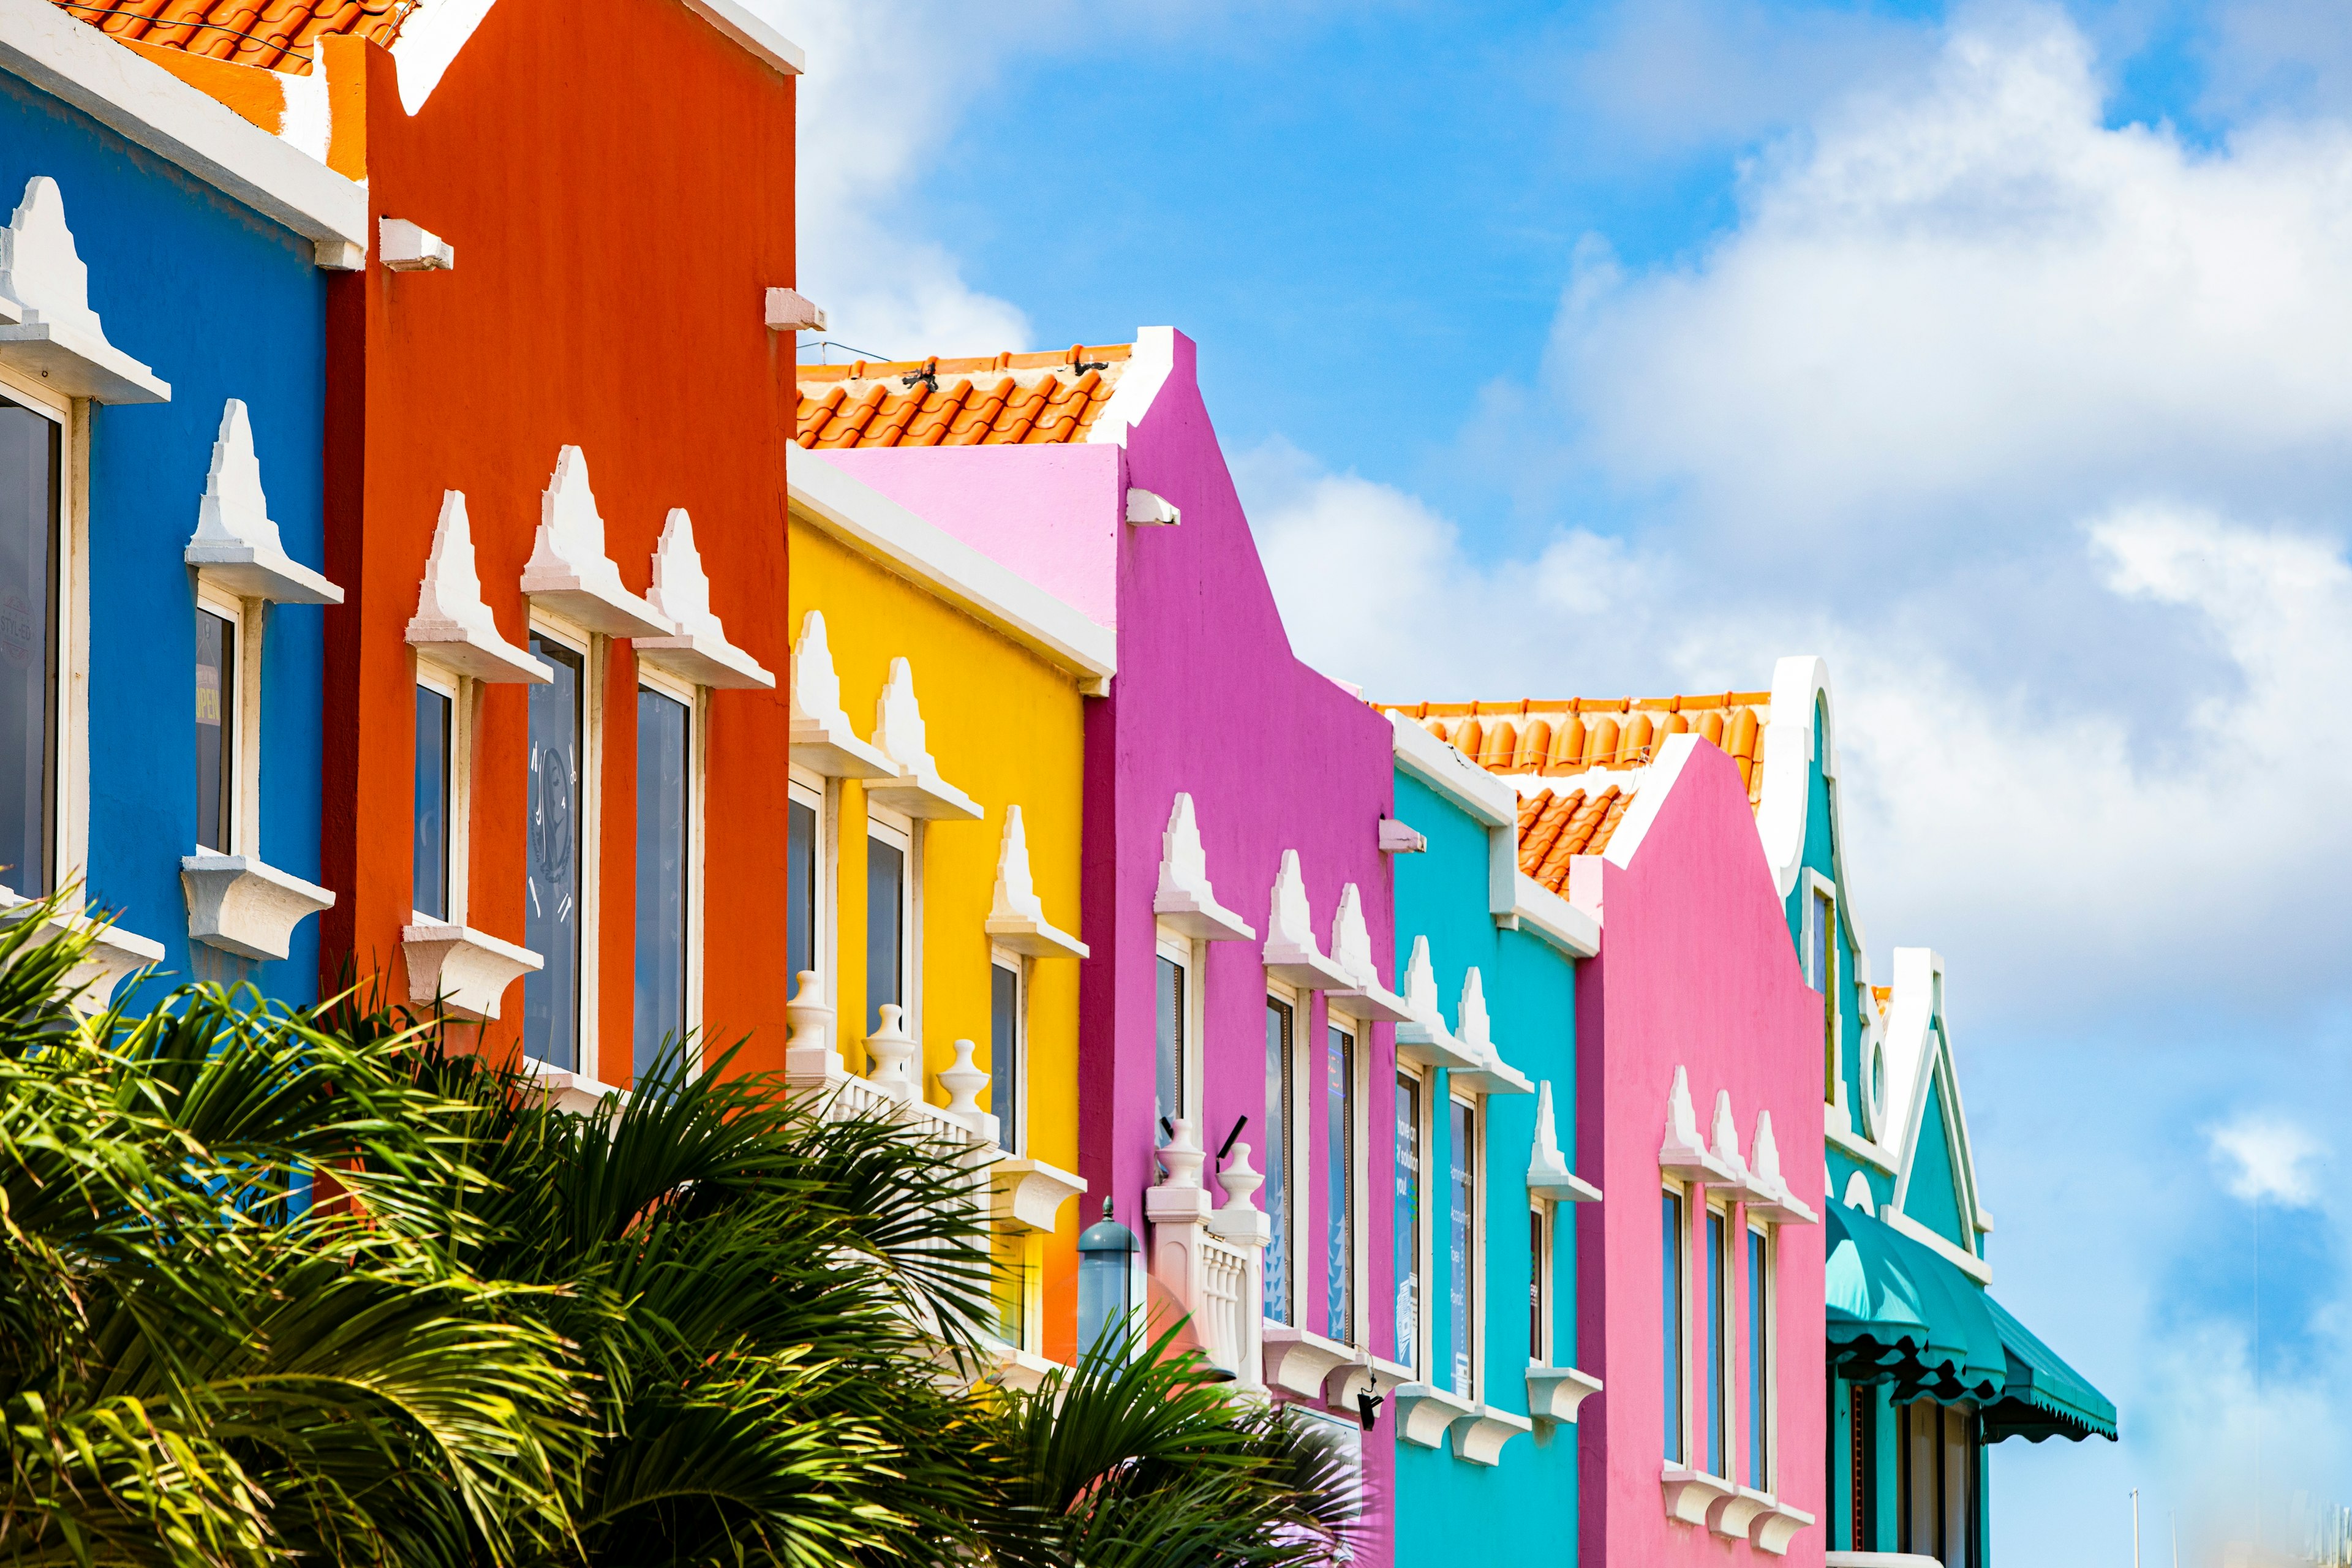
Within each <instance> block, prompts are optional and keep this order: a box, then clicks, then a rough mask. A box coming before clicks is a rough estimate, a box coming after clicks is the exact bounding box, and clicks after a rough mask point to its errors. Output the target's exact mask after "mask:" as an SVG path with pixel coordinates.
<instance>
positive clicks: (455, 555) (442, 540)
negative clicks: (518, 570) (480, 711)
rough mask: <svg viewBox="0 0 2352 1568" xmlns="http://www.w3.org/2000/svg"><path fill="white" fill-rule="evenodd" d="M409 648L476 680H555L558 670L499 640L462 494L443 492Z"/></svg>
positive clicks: (411, 623)
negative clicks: (484, 597) (478, 570)
mask: <svg viewBox="0 0 2352 1568" xmlns="http://www.w3.org/2000/svg"><path fill="white" fill-rule="evenodd" d="M408 646H409V647H413V648H415V650H416V651H417V652H418V653H419V654H421V655H423V656H425V658H430V659H432V660H433V661H434V662H435V663H436V664H438V665H441V666H443V667H445V668H447V669H450V670H452V671H454V672H455V673H457V674H459V675H470V676H472V677H473V678H474V679H477V680H503V681H515V680H521V681H530V682H533V683H544V682H547V681H551V680H553V679H555V672H554V671H553V670H551V669H550V668H547V666H546V665H544V664H542V663H541V662H540V661H539V660H538V659H535V658H531V656H530V655H529V654H527V653H525V652H523V651H522V649H520V648H519V647H515V645H514V644H512V643H510V642H509V641H507V639H506V638H505V637H502V636H500V635H499V623H498V618H497V617H496V616H492V615H491V614H490V607H489V606H488V605H486V604H484V603H482V580H481V578H480V576H479V575H478V574H476V572H475V570H474V531H473V525H472V524H470V523H468V522H467V521H466V492H465V491H463V490H444V491H443V492H442V493H441V520H440V521H438V522H437V523H436V524H434V527H433V552H432V553H431V554H429V555H427V556H426V557H425V580H424V581H423V582H422V583H420V584H417V588H416V614H415V616H412V617H410V619H409V623H408Z"/></svg>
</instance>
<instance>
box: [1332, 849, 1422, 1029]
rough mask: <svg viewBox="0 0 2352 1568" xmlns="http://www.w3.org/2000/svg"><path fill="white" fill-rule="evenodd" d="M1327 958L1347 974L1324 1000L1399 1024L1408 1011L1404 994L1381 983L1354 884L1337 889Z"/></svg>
mask: <svg viewBox="0 0 2352 1568" xmlns="http://www.w3.org/2000/svg"><path fill="white" fill-rule="evenodd" d="M1331 962H1332V963H1336V964H1338V965H1339V971H1340V973H1343V974H1345V975H1346V976H1347V977H1348V984H1347V985H1346V986H1345V987H1343V988H1341V989H1339V990H1336V991H1332V992H1329V993H1328V994H1326V995H1325V996H1324V998H1323V999H1324V1001H1325V1002H1326V1003H1327V1004H1328V1005H1331V1006H1334V1007H1337V1008H1339V1010H1340V1011H1341V1012H1343V1013H1349V1014H1352V1015H1354V1016H1356V1017H1359V1018H1362V1019H1364V1020H1366V1021H1367V1022H1371V1023H1382V1024H1402V1023H1403V1022H1405V1021H1406V1020H1407V1019H1409V1018H1411V1017H1412V1014H1411V1013H1408V1012H1406V1011H1405V1006H1404V998H1403V997H1402V996H1400V995H1398V994H1396V993H1395V992H1393V991H1391V990H1390V989H1389V988H1388V987H1387V986H1385V985H1382V984H1381V972H1380V968H1379V966H1378V965H1377V964H1376V963H1374V962H1373V959H1372V934H1371V932H1370V931H1368V930H1366V929H1365V926H1364V900H1363V895H1362V894H1360V893H1359V892H1358V891H1357V890H1356V884H1355V883H1353V882H1350V883H1349V884H1348V885H1347V886H1346V887H1344V888H1341V889H1339V910H1338V912H1337V913H1335V914H1334V915H1333V916H1332V917H1331Z"/></svg>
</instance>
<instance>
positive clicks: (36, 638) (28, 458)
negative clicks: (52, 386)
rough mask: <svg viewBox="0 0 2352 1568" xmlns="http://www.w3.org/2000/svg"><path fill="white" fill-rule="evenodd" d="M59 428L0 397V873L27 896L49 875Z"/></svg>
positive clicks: (42, 887)
mask: <svg viewBox="0 0 2352 1568" xmlns="http://www.w3.org/2000/svg"><path fill="white" fill-rule="evenodd" d="M61 437H62V432H61V430H60V427H59V426H58V424H57V423H56V421H54V420H50V419H44V418H43V417H41V416H39V415H37V414H36V413H34V412H33V411H32V410H31V409H29V408H24V407H20V406H18V405H16V404H14V403H10V402H8V401H7V400H5V398H0V759H5V761H0V882H5V884H6V885H7V886H8V887H9V888H11V889H15V890H16V892H17V893H19V894H22V895H24V896H25V897H26V898H34V897H37V896H38V895H40V894H43V893H46V892H47V891H48V890H49V879H50V877H51V876H52V874H53V868H52V867H51V865H50V861H49V847H50V843H51V839H52V837H53V835H52V832H51V824H52V822H53V820H54V813H55V810H56V801H55V789H56V779H57V744H58V722H57V721H58V709H57V689H58V679H57V675H58V666H57V658H58V518H59V515H60V512H59V489H60V486H61V484H62V481H63V479H64V467H63V453H64V446H63V442H62V438H61Z"/></svg>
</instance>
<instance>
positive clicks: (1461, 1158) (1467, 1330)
mask: <svg viewBox="0 0 2352 1568" xmlns="http://www.w3.org/2000/svg"><path fill="white" fill-rule="evenodd" d="M1447 1110H1448V1112H1449V1118H1448V1123H1447V1127H1446V1131H1447V1132H1448V1134H1449V1135H1450V1136H1449V1137H1448V1139H1447V1148H1446V1157H1447V1160H1448V1162H1449V1164H1450V1167H1451V1171H1450V1177H1449V1179H1448V1181H1447V1183H1446V1198H1447V1205H1446V1247H1445V1272H1446V1280H1445V1286H1446V1308H1447V1323H1446V1329H1447V1338H1448V1340H1449V1342H1451V1347H1452V1349H1453V1352H1454V1382H1453V1384H1452V1385H1451V1386H1452V1388H1453V1391H1454V1393H1455V1394H1458V1395H1460V1396H1461V1397H1462V1398H1464V1399H1475V1398H1477V1397H1478V1377H1477V1368H1478V1353H1477V1352H1478V1346H1477V1333H1478V1268H1477V1258H1476V1256H1475V1255H1476V1252H1477V1248H1478V1175H1477V1171H1478V1107H1477V1105H1476V1103H1475V1101H1472V1100H1460V1099H1456V1100H1449V1101H1448V1102H1447Z"/></svg>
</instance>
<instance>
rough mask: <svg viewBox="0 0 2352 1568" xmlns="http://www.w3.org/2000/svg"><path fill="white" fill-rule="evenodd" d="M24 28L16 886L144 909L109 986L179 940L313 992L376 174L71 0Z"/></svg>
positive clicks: (2, 429) (5, 422)
mask: <svg viewBox="0 0 2352 1568" xmlns="http://www.w3.org/2000/svg"><path fill="white" fill-rule="evenodd" d="M0 39H5V44H6V46H7V47H5V49H0V215H5V221H6V227H5V230H0V888H5V899H4V900H0V903H15V902H17V901H20V900H26V899H32V898H37V897H40V896H41V895H43V894H46V893H48V892H51V891H56V890H61V889H72V888H76V887H79V888H80V889H83V891H84V893H85V895H86V896H87V898H88V900H89V902H90V904H91V905H92V906H93V907H94V908H95V909H97V910H103V911H105V912H106V913H108V914H110V915H111V916H112V917H113V918H114V920H115V921H116V924H115V925H114V927H113V929H112V930H110V931H108V932H107V933H106V934H105V935H103V936H102V937H101V938H100V942H99V945H98V947H97V948H96V950H95V951H94V952H93V955H92V962H91V963H90V964H89V966H87V968H86V971H85V974H84V978H85V979H86V980H88V981H89V990H88V991H87V992H86V996H87V997H88V998H89V1000H92V1001H96V1000H99V999H102V998H103V997H104V996H106V995H107V994H109V993H110V992H111V990H112V989H113V987H114V986H115V985H116V984H118V983H119V982H120V981H121V979H122V977H123V976H125V975H126V974H128V973H131V972H132V971H134V970H136V969H138V968H140V967H141V966H142V965H146V964H151V963H152V964H155V965H158V966H159V967H160V969H161V971H162V972H163V973H164V974H166V975H168V976H170V977H172V978H174V979H179V978H185V977H190V976H200V977H206V978H215V979H222V980H232V981H251V982H253V983H254V984H257V985H258V986H259V987H260V988H261V989H262V990H263V991H264V992H265V993H267V994H271V995H275V996H278V997H280V998H283V999H286V1000H289V1001H297V1002H299V1001H304V1000H308V999H310V998H311V997H313V996H314V995H316V994H317V987H318V978H319V975H318V970H319V965H318V950H317V937H316V930H317V921H315V920H313V919H311V918H310V917H311V916H312V915H314V914H316V913H317V912H318V911H319V910H321V909H324V908H326V907H327V906H328V905H329V904H330V903H331V901H332V899H333V897H334V895H333V893H332V892H331V891H330V890H329V889H324V888H320V887H319V886H318V885H317V882H316V879H317V877H318V875H319V823H320V704H321V701H322V693H323V690H324V686H323V668H322V666H323V658H324V645H325V636H324V620H323V616H324V615H325V614H327V613H330V612H329V611H328V609H327V608H326V607H327V606H331V605H335V604H338V603H340V602H341V598H342V591H341V588H340V587H338V586H337V585H336V584H333V583H332V582H330V581H329V580H328V578H327V576H326V575H324V568H325V565H326V557H327V549H326V512H327V498H326V495H325V493H324V486H323V482H322V478H321V476H322V473H323V463H322V457H321V453H322V442H323V438H324V431H325V426H326V394H327V366H326V312H327V305H328V291H329V289H330V286H331V285H330V278H331V274H332V273H333V272H334V271H336V270H340V269H347V268H353V267H357V266H359V265H361V264H362V259H363V258H364V256H365V253H366V244H365V241H366V237H367V205H366V193H365V192H364V190H362V188H361V187H360V186H358V185H356V184H352V182H350V181H348V180H345V179H343V178H341V176H339V175H336V174H332V173H331V172H330V171H329V170H328V169H327V167H326V166H325V163H323V161H322V159H323V153H324V148H323V145H322V146H320V147H319V148H317V149H309V148H306V147H303V146H300V145H298V144H297V143H296V141H295V140H293V139H289V137H284V136H279V135H275V134H272V133H271V132H269V131H268V130H265V129H263V128H262V127H260V126H259V125H257V124H255V123H253V122H251V121H247V119H245V118H243V117H241V116H240V115H238V114H236V113H235V112H233V111H231V110H228V109H227V108H226V107H224V106H223V105H221V104H220V103H218V102H216V101H215V100H213V99H211V98H209V97H206V96H205V94H203V93H201V92H198V91H197V90H196V89H194V88H192V87H190V86H188V85H186V84H185V83H184V82H182V81H181V80H180V79H177V78H176V77H174V76H173V75H171V74H170V73H168V72H166V71H164V70H163V68H160V67H158V66H156V65H154V64H152V62H150V61H149V60H147V59H146V58H142V57H141V56H139V55H137V54H136V53H134V52H132V51H131V50H128V49H126V48H125V47H123V46H121V44H118V43H116V42H115V41H114V40H113V39H111V38H109V37H106V36H105V35H104V34H102V33H100V32H99V31H97V30H96V29H94V28H92V27H89V26H85V25H83V24H82V23H80V22H79V21H77V20H75V18H74V17H73V16H72V15H71V14H70V13H68V12H66V11H63V10H59V9H58V8H57V7H56V6H53V5H42V4H21V3H10V4H7V5H5V7H0ZM289 80H297V79H291V78H289ZM289 90H292V89H289ZM323 90H324V89H323V82H321V83H320V92H323ZM287 119H288V121H289V122H290V123H296V124H298V125H299V124H300V123H304V122H305V121H303V117H302V116H300V115H299V114H295V113H289V115H288V116H287ZM323 124H324V121H323V117H320V118H319V120H318V125H319V128H320V139H321V140H323Z"/></svg>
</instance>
